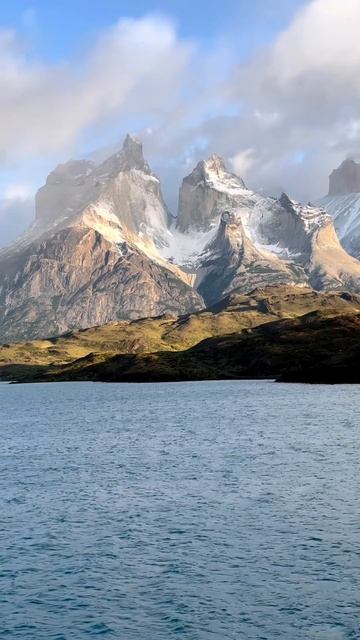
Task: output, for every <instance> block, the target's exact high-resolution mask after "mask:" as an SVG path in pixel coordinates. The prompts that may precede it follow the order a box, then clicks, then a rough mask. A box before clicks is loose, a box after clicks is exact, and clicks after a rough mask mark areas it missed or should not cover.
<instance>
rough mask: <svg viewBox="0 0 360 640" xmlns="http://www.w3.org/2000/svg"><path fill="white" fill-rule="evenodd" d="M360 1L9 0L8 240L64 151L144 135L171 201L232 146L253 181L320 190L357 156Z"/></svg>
mask: <svg viewBox="0 0 360 640" xmlns="http://www.w3.org/2000/svg"><path fill="white" fill-rule="evenodd" d="M359 22H360V2H359V0H276V1H275V0H252V1H249V0H206V1H204V2H203V1H199V0H198V1H197V2H195V1H194V0H191V1H190V0H172V1H165V0H132V1H130V0H56V1H55V0H32V1H31V0H12V1H11V2H3V3H1V6H0V245H1V244H4V243H5V242H7V241H9V240H10V239H12V238H13V236H14V235H16V234H17V233H18V231H19V230H20V229H21V228H23V227H24V226H26V225H27V224H28V223H29V222H30V221H31V219H32V217H33V209H34V193H35V192H36V190H37V188H38V187H39V186H40V185H41V184H43V182H44V181H45V179H46V175H47V174H48V172H49V171H50V170H51V169H52V168H53V167H54V166H55V165H56V164H58V163H59V162H64V161H66V160H67V159H69V158H70V157H83V156H86V155H87V156H88V155H89V154H90V153H91V152H92V151H94V150H95V149H97V148H101V147H109V150H110V148H111V147H114V146H116V145H119V144H120V141H121V139H122V137H123V136H124V135H125V133H126V132H127V131H130V132H131V133H135V134H137V135H138V136H139V137H140V138H141V139H142V140H143V143H144V148H145V152H146V156H147V158H148V159H149V161H150V163H151V165H152V167H153V168H154V170H155V171H156V172H157V173H158V174H159V175H160V177H161V179H162V183H163V189H164V193H165V196H166V199H167V201H168V203H169V204H170V207H171V209H172V210H173V211H174V210H176V198H177V195H176V194H177V192H178V187H179V183H180V181H181V179H182V177H183V176H184V175H185V174H186V173H187V172H189V170H191V169H192V168H193V166H194V164H195V163H196V162H197V161H198V160H199V159H200V158H202V157H204V156H208V155H210V154H211V153H214V152H218V153H220V154H222V155H223V156H224V158H225V160H226V162H227V164H228V165H229V166H230V167H231V168H232V169H233V170H234V171H236V172H238V173H239V174H241V175H242V177H244V179H245V181H246V182H247V184H248V185H249V186H250V187H252V188H254V189H258V190H262V191H263V192H266V193H270V194H273V195H276V194H277V193H279V191H282V190H285V191H287V192H288V193H289V194H290V195H292V196H294V197H296V198H298V199H300V200H308V199H315V198H316V197H320V196H322V195H323V194H324V193H325V191H326V188H327V176H328V173H329V172H330V171H331V170H332V169H333V168H334V167H335V166H337V164H339V163H340V161H341V160H342V159H343V158H344V156H347V155H349V154H351V155H359V153H360V106H358V105H360V90H359V89H358V88H357V87H358V83H357V82H354V78H358V77H359V74H360V41H359V37H358V24H359Z"/></svg>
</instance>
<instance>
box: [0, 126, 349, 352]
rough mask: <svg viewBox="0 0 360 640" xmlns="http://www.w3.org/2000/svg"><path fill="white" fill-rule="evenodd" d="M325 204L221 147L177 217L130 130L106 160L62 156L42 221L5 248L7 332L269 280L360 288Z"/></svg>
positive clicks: (153, 312)
mask: <svg viewBox="0 0 360 640" xmlns="http://www.w3.org/2000/svg"><path fill="white" fill-rule="evenodd" d="M334 182H335V183H336V185H337V186H336V189H338V188H340V187H339V185H342V182H341V180H340V179H338V178H337V179H336V180H335V179H334ZM334 188H335V187H334ZM342 188H344V187H342ZM334 197H337V196H336V195H334V194H333V193H331V195H330V196H329V198H334ZM341 197H346V194H342V195H341ZM324 207H326V208H327V209H328V210H330V209H331V206H330V200H328V199H325V201H324V202H322V203H320V204H316V205H312V204H310V203H309V204H307V205H301V204H300V203H298V202H295V201H293V200H291V199H290V198H289V197H288V196H287V195H286V194H282V195H281V197H280V198H277V199H276V198H271V197H265V196H263V195H261V194H258V193H255V192H254V191H252V190H250V189H248V188H247V187H246V185H245V183H244V181H243V180H242V179H241V178H240V177H239V176H237V175H235V174H234V173H231V172H230V171H229V170H228V169H227V167H226V166H225V163H224V161H223V160H222V158H220V157H219V156H217V155H213V156H211V157H210V158H209V159H208V160H203V161H201V162H199V163H198V165H197V166H196V167H195V168H194V170H193V171H192V172H191V173H190V175H188V176H187V177H185V178H184V180H183V183H182V185H181V188H180V192H179V207H178V212H177V216H176V217H174V216H172V215H171V213H170V212H169V210H168V208H167V206H166V204H165V202H164V198H163V196H162V191H161V185H160V181H159V179H158V177H157V176H156V175H154V173H153V172H152V171H151V168H150V167H149V164H148V163H147V161H146V160H145V159H144V156H143V149H142V145H141V143H140V142H139V141H138V140H137V139H136V138H134V137H133V136H130V135H128V136H127V137H126V139H125V141H124V144H123V147H122V149H121V151H119V152H117V153H115V154H113V155H111V156H110V157H109V158H107V159H106V160H105V161H104V162H102V163H101V164H96V163H94V162H91V161H89V160H75V161H70V162H67V163H66V164H62V165H59V166H58V167H57V168H56V169H55V170H54V171H53V172H51V173H50V175H49V176H48V178H47V180H46V184H45V185H44V186H43V187H41V189H40V190H39V191H38V193H37V196H36V217H35V222H34V224H33V225H32V227H31V228H30V229H29V230H28V231H27V232H26V233H25V234H24V235H23V236H21V237H20V238H19V240H18V241H17V242H15V243H14V244H13V245H12V246H10V247H7V248H5V249H3V250H2V251H1V252H0V340H1V341H2V342H10V341H14V340H29V339H35V338H40V337H43V338H44V337H46V336H52V335H59V334H63V333H65V332H67V331H73V330H75V329H79V328H86V327H90V326H94V325H102V324H104V323H108V322H111V321H119V320H127V321H129V320H136V319H139V318H143V317H145V316H159V315H162V314H172V315H176V316H179V315H181V314H189V313H194V312H197V311H199V310H201V309H203V308H205V307H209V306H211V305H214V304H216V303H217V302H218V301H219V300H221V299H222V298H224V297H225V296H227V295H229V294H231V295H233V294H243V293H247V292H250V291H251V290H253V289H255V288H259V287H264V286H269V285H288V286H294V285H298V286H300V287H305V288H307V287H311V288H313V289H316V290H318V291H327V290H338V291H340V290H347V291H350V292H355V293H356V292H360V262H359V261H358V260H357V257H359V255H358V254H357V253H356V251H354V250H352V247H350V246H349V252H350V249H351V253H352V254H353V255H350V253H348V252H347V251H346V248H348V247H347V243H346V242H345V240H346V234H345V235H344V234H340V237H341V240H342V242H343V245H344V246H342V244H341V243H340V241H339V237H338V235H337V233H336V230H335V227H334V221H333V217H332V216H331V215H330V214H329V213H328V212H327V211H326V210H325V208H324ZM337 218H338V216H335V224H336V221H337ZM359 222H360V221H359ZM337 227H338V229H339V225H337ZM359 237H360V234H359ZM344 247H345V248H344Z"/></svg>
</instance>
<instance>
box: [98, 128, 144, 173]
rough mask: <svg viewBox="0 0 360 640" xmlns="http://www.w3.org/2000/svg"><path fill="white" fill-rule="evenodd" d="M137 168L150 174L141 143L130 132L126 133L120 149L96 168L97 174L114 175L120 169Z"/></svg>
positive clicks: (129, 169)
mask: <svg viewBox="0 0 360 640" xmlns="http://www.w3.org/2000/svg"><path fill="white" fill-rule="evenodd" d="M132 169H137V170H138V171H143V172H144V173H147V174H149V175H150V174H151V169H150V166H149V164H148V163H147V162H146V160H145V158H144V152H143V145H142V143H141V142H140V141H139V140H138V139H137V138H135V136H133V135H131V134H129V133H128V134H127V136H126V138H125V140H124V143H123V146H122V149H121V151H118V152H117V153H114V154H113V155H111V156H110V157H109V158H107V159H106V160H105V161H104V162H103V163H102V164H101V165H99V167H98V168H97V171H96V172H97V173H98V174H99V175H114V174H117V173H120V172H121V171H131V170H132Z"/></svg>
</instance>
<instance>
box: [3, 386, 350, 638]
mask: <svg viewBox="0 0 360 640" xmlns="http://www.w3.org/2000/svg"><path fill="white" fill-rule="evenodd" d="M0 405H1V415H0V517H1V529H0V638H1V639H2V638H9V639H13V638H21V640H85V639H87V638H92V637H97V636H99V637H100V636H104V638H109V639H110V638H116V639H117V640H163V639H164V640H171V639H172V638H179V639H183V640H198V639H199V640H200V639H203V640H226V639H229V640H230V639H231V640H239V639H240V640H242V639H244V640H252V639H256V640H273V639H276V638H282V639H284V640H285V639H286V640H344V639H355V640H359V638H360V509H359V502H360V486H359V485H360V468H359V466H360V464H359V430H360V387H359V386H343V387H340V386H334V387H326V386H320V387H311V386H302V385H277V384H273V383H271V382H210V383H209V382H204V383H192V384H188V383H184V384H159V385H102V384H91V383H89V384H88V383H83V384H53V385H19V386H13V385H6V384H1V385H0Z"/></svg>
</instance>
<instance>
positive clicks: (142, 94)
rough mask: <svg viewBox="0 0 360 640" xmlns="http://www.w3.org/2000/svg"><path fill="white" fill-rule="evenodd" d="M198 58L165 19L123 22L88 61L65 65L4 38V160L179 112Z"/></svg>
mask: <svg viewBox="0 0 360 640" xmlns="http://www.w3.org/2000/svg"><path fill="white" fill-rule="evenodd" d="M191 52H192V48H191V46H190V45H189V44H188V43H182V42H180V41H178V39H177V36H176V32H175V29H174V26H173V25H172V23H171V22H169V21H167V20H165V19H164V18H161V17H146V18H143V19H142V20H129V19H127V20H120V21H119V22H118V23H117V24H116V25H115V26H114V27H113V28H111V29H109V30H108V31H106V32H104V33H102V34H100V36H99V37H98V39H97V41H96V42H95V43H94V46H93V49H92V51H90V52H87V53H84V55H83V58H82V59H81V60H77V61H71V62H69V63H68V64H64V65H57V66H49V65H44V64H41V63H38V62H34V61H33V60H31V59H30V58H29V57H27V55H26V52H25V51H24V50H23V49H22V43H21V42H19V40H18V38H17V36H16V34H15V33H14V32H12V31H2V32H0V155H1V156H2V157H3V158H7V157H9V156H10V157H12V156H14V155H15V156H18V155H19V154H21V153H23V154H26V153H28V154H31V153H47V152H53V151H58V150H64V151H65V150H67V149H69V148H70V147H71V146H72V145H73V144H74V143H75V142H76V140H77V139H78V137H79V135H80V134H81V133H82V132H83V131H84V129H86V127H89V126H91V125H96V124H99V122H103V121H105V120H106V119H109V118H115V117H117V118H120V117H121V116H122V115H123V116H129V114H131V115H132V116H136V115H139V114H140V115H144V114H146V115H147V117H150V116H151V115H153V116H157V117H159V116H160V117H161V115H162V114H165V113H166V112H167V111H168V110H169V109H172V108H174V106H175V105H176V100H177V96H178V91H179V89H180V87H181V79H182V75H183V72H184V69H185V67H186V65H187V63H188V60H189V57H190V55H191Z"/></svg>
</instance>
